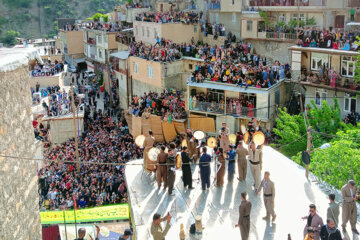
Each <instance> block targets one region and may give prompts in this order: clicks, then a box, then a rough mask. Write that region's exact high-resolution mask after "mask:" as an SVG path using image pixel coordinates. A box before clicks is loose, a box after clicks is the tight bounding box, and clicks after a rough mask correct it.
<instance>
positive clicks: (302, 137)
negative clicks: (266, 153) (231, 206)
mask: <svg viewBox="0 0 360 240" xmlns="http://www.w3.org/2000/svg"><path fill="white" fill-rule="evenodd" d="M306 134H307V133H305V134H303V135H302V136H300V137H299V138H297V139H295V140H294V141H292V142H289V143H287V144H285V145H282V146H280V147H277V148H276V149H277V150H279V149H281V148H283V147H286V146H288V145H290V144H292V143H294V142H297V141H299V140H300V139H301V138H303V137H304V136H305V135H306Z"/></svg>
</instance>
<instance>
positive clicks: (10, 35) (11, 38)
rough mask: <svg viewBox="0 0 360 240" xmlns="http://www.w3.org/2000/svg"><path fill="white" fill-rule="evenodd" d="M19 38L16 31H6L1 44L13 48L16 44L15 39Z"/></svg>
mask: <svg viewBox="0 0 360 240" xmlns="http://www.w3.org/2000/svg"><path fill="white" fill-rule="evenodd" d="M18 37H20V33H19V32H16V31H7V32H6V33H5V37H3V38H2V39H1V41H2V42H3V43H5V44H6V45H9V46H13V45H15V44H17V43H18V40H17V39H16V38H18Z"/></svg>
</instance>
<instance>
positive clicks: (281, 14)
mask: <svg viewBox="0 0 360 240" xmlns="http://www.w3.org/2000/svg"><path fill="white" fill-rule="evenodd" d="M285 20H286V18H285V14H284V13H280V16H279V22H285Z"/></svg>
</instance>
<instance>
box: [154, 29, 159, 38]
mask: <svg viewBox="0 0 360 240" xmlns="http://www.w3.org/2000/svg"><path fill="white" fill-rule="evenodd" d="M157 36H158V34H157V30H156V28H154V38H157Z"/></svg>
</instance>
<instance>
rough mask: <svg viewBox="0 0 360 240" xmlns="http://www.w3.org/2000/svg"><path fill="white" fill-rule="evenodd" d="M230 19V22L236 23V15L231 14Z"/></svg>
mask: <svg viewBox="0 0 360 240" xmlns="http://www.w3.org/2000/svg"><path fill="white" fill-rule="evenodd" d="M231 19H232V22H236V13H232V15H231Z"/></svg>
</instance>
